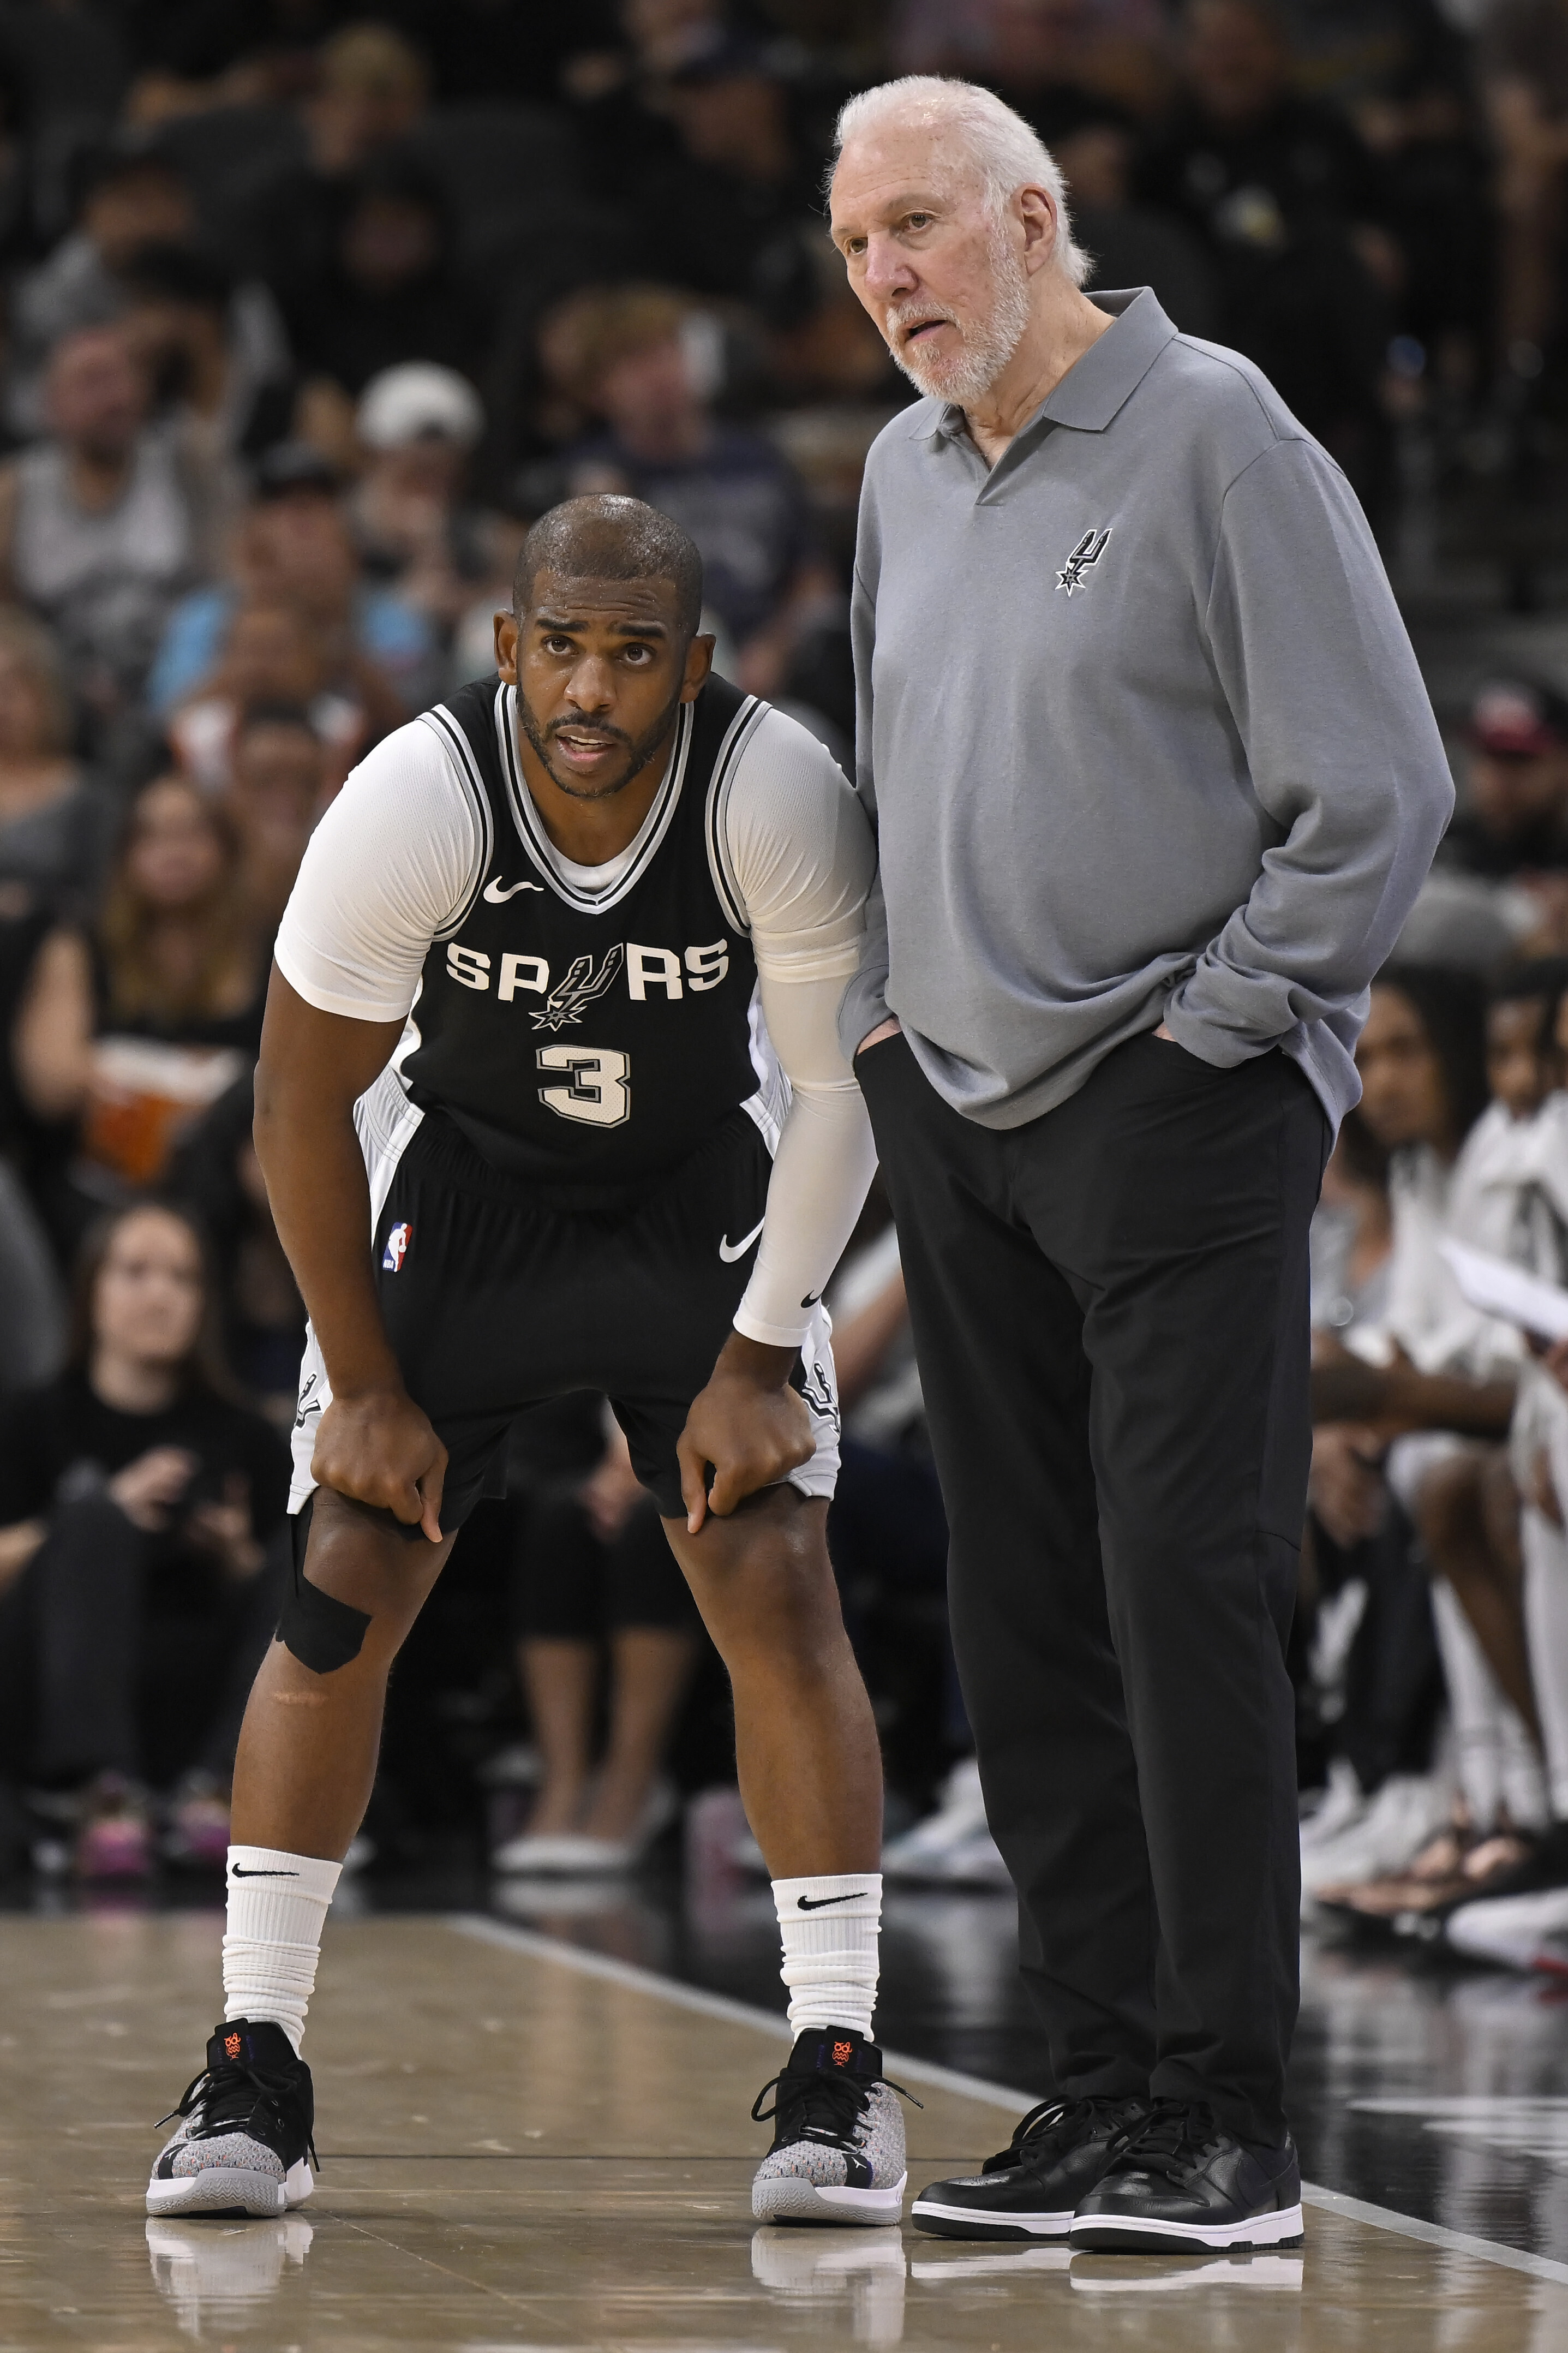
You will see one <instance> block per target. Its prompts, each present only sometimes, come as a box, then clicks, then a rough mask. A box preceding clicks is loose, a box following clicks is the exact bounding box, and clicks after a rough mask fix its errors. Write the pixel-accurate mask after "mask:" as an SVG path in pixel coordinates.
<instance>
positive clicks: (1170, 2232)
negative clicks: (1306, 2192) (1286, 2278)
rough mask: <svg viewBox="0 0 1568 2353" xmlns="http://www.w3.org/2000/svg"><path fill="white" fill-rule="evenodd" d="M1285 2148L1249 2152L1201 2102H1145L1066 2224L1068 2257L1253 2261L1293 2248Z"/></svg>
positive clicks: (1290, 2147) (1297, 2236) (1296, 2193)
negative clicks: (1091, 2252) (1223, 2254)
mask: <svg viewBox="0 0 1568 2353" xmlns="http://www.w3.org/2000/svg"><path fill="white" fill-rule="evenodd" d="M1301 2237H1302V2232H1301V2168H1300V2166H1299V2165H1298V2163H1297V2161H1296V2150H1295V2145H1294V2143H1293V2142H1290V2141H1286V2142H1285V2144H1284V2146H1283V2147H1280V2148H1274V2149H1250V2148H1247V2147H1245V2146H1244V2145H1243V2144H1242V2143H1241V2142H1240V2141H1238V2140H1237V2138H1236V2137H1235V2136H1234V2134H1231V2133H1227V2132H1226V2131H1225V2130H1224V2128H1223V2127H1222V2126H1220V2125H1219V2123H1218V2122H1217V2121H1216V2120H1215V2115H1214V2112H1213V2110H1212V2109H1211V2108H1209V2107H1207V2106H1205V2105H1204V2103H1203V2102H1202V2101H1192V2100H1154V2101H1152V2102H1151V2104H1150V2106H1149V2109H1148V2112H1147V2114H1146V2116H1144V2118H1143V2120H1142V2123H1141V2124H1139V2125H1137V2126H1134V2127H1133V2128H1132V2130H1131V2131H1130V2132H1128V2133H1125V2134H1124V2135H1123V2136H1122V2137H1121V2141H1120V2142H1119V2143H1118V2145H1117V2147H1115V2149H1114V2150H1113V2151H1112V2152H1111V2159H1110V2164H1109V2166H1108V2167H1107V2168H1106V2169H1105V2172H1104V2173H1103V2175H1102V2176H1101V2178H1100V2180H1099V2181H1098V2182H1097V2183H1096V2185H1095V2187H1094V2188H1093V2189H1091V2190H1089V2192H1088V2194H1087V2196H1086V2197H1084V2198H1083V2199H1082V2200H1081V2201H1080V2202H1079V2210H1078V2212H1077V2213H1076V2214H1075V2215H1074V2217H1073V2221H1072V2245H1073V2249H1074V2252H1075V2253H1076V2252H1077V2250H1078V2249H1079V2248H1080V2247H1081V2248H1086V2249H1087V2248H1094V2249H1097V2250H1098V2251H1099V2252H1100V2253H1101V2254H1138V2253H1144V2254H1160V2255H1177V2254H1188V2255H1205V2254H1209V2253H1213V2252H1214V2251H1215V2249H1218V2248H1224V2249H1226V2250H1227V2251H1228V2252H1229V2253H1233V2254H1238V2255H1239V2254H1254V2253H1258V2251H1259V2250H1260V2249H1263V2248H1268V2247H1299V2246H1300V2244H1301Z"/></svg>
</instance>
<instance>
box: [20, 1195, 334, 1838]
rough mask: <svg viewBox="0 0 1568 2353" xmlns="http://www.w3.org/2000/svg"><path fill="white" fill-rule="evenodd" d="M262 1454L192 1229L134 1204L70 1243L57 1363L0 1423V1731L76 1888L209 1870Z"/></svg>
mask: <svg viewBox="0 0 1568 2353" xmlns="http://www.w3.org/2000/svg"><path fill="white" fill-rule="evenodd" d="M286 1463H287V1458H286V1455H285V1452H284V1449H283V1446H282V1444H281V1441H280V1440H279V1438H278V1437H277V1436H276V1434H275V1433H274V1432H273V1431H272V1430H269V1429H268V1426H267V1424H266V1423H265V1422H264V1421H263V1420H262V1419H261V1418H260V1417H259V1416H258V1415H257V1414H255V1413H252V1412H249V1411H247V1409H245V1408H243V1407H241V1406H239V1405H237V1404H236V1403H234V1402H232V1401H231V1399H230V1396H229V1394H228V1390H227V1388H226V1379H225V1376H224V1373H223V1370H222V1366H221V1360H220V1358H219V1356H218V1354H217V1349H216V1335H215V1331H214V1310H213V1301H212V1295H211V1289H210V1283H209V1279H208V1276H207V1272H206V1270H205V1264H204V1259H203V1248H202V1243H201V1240H200V1238H199V1237H198V1235H197V1233H196V1231H195V1228H194V1227H193V1226H192V1225H191V1224H190V1222H189V1221H188V1219H186V1218H185V1217H184V1215H183V1214H181V1213H180V1212H179V1211H177V1210H174V1209H172V1208H164V1207H162V1206H160V1205H154V1204H138V1205H135V1206H133V1207H132V1208H128V1209H124V1210H121V1211H120V1212H118V1213H117V1214H115V1215H114V1216H112V1217H110V1218H109V1219H106V1220H105V1221H104V1222H103V1224H102V1225H101V1226H100V1228H99V1229H98V1230H97V1232H96V1233H95V1234H94V1235H93V1236H92V1238H91V1240H90V1242H89V1246H88V1247H87V1248H86V1250H84V1251H83V1254H82V1258H81V1261H80V1264H79V1271H78V1278H77V1298H76V1309H75V1324H74V1330H73V1335H72V1346H71V1356H70V1362H69V1366H68V1369H67V1371H66V1372H65V1373H64V1374H63V1375H61V1377H59V1379H58V1380H57V1381H55V1382H53V1383H52V1384H50V1385H49V1386H48V1387H47V1388H42V1389H37V1390H35V1391H33V1392H32V1393H30V1394H29V1395H27V1396H26V1397H23V1398H18V1399H17V1400H16V1401H15V1402H14V1403H13V1404H12V1405H10V1406H9V1407H8V1408H7V1409H5V1413H4V1416H3V1417H0V1683H3V1686H4V1694H5V1696H4V1702H3V1704H0V1725H3V1726H4V1732H3V1734H0V1741H3V1743H4V1747H5V1769H6V1770H8V1772H9V1773H10V1774H11V1775H12V1776H13V1777H15V1778H20V1779H23V1780H25V1781H26V1783H28V1784H29V1785H31V1786H32V1787H33V1788H36V1789H37V1790H38V1791H40V1792H41V1793H43V1794H44V1796H45V1797H46V1799H48V1800H52V1803H51V1804H50V1805H49V1807H48V1813H49V1815H50V1816H51V1817H52V1819H53V1820H54V1821H55V1822H56V1823H57V1824H64V1825H67V1826H68V1828H69V1830H70V1831H71V1834H72V1840H73V1845H72V1862H73V1866H74V1868H75V1870H76V1872H77V1873H78V1874H79V1876H80V1877H83V1878H88V1879H93V1878H100V1877H115V1878H140V1877H143V1876H145V1875H146V1873H148V1872H149V1871H150V1870H151V1868H152V1867H153V1860H154V1844H153V1840H154V1818H153V1805H152V1802H151V1801H150V1799H149V1795H148V1792H149V1790H150V1789H151V1790H155V1791H158V1792H160V1793H161V1795H162V1799H163V1804H162V1809H161V1810H162V1811H163V1814H164V1817H165V1825H166V1838H167V1849H168V1852H170V1854H171V1857H172V1859H175V1860H179V1861H182V1862H202V1863H205V1864H207V1865H209V1866H214V1867H216V1866H217V1865H219V1864H221V1862H222V1861H223V1857H224V1853H225V1850H226V1844H227V1838H228V1821H227V1802H226V1799H227V1785H228V1778H229V1773H230V1770H231V1768H232V1766H233V1761H234V1749H235V1742H236V1739H237V1735H238V1730H239V1720H240V1715H241V1713H242V1711H243V1708H244V1705H245V1701H246V1697H247V1693H248V1690H249V1686H250V1681H251V1678H252V1676H253V1675H254V1673H255V1671H256V1668H257V1666H258V1663H259V1661H260V1658H261V1654H262V1651H264V1650H265V1648H266V1646H267V1643H268V1640H269V1639H270V1636H271V1632H272V1627H273V1623H274V1620H275V1617H276V1612H277V1606H278V1598H279V1597H278V1584H279V1568H280V1561H279V1545H278V1539H279V1536H280V1533H281V1529H282V1524H283V1510H284V1504H285V1500H286V1494H287V1468H286Z"/></svg>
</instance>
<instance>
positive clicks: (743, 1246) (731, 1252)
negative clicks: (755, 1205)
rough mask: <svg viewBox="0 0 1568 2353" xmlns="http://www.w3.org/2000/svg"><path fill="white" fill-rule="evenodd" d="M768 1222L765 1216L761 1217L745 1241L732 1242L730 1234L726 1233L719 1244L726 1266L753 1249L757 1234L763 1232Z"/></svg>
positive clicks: (720, 1253)
mask: <svg viewBox="0 0 1568 2353" xmlns="http://www.w3.org/2000/svg"><path fill="white" fill-rule="evenodd" d="M766 1224H767V1219H766V1217H765V1216H764V1217H761V1218H759V1219H757V1222H756V1224H755V1225H754V1226H753V1227H752V1230H751V1232H750V1233H749V1234H748V1235H747V1236H746V1239H745V1240H744V1241H743V1242H732V1241H731V1240H730V1237H729V1235H728V1234H726V1235H725V1237H724V1239H723V1240H722V1241H721V1243H720V1245H719V1255H720V1257H721V1259H722V1260H723V1261H724V1263H725V1265H726V1266H732V1265H733V1264H734V1262H735V1261H736V1260H737V1259H738V1258H744V1257H745V1255H746V1252H747V1251H748V1250H750V1249H751V1247H752V1243H753V1242H754V1241H755V1240H756V1239H757V1236H758V1235H759V1234H760V1233H761V1232H762V1230H763V1227H764V1226H765V1225H766Z"/></svg>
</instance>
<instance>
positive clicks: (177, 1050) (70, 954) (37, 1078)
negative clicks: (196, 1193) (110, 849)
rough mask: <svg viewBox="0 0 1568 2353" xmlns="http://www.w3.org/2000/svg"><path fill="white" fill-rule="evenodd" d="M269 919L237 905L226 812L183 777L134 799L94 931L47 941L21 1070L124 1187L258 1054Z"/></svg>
mask: <svg viewBox="0 0 1568 2353" xmlns="http://www.w3.org/2000/svg"><path fill="white" fill-rule="evenodd" d="M266 986H267V938H266V931H265V923H264V919H263V918H262V917H261V916H260V915H259V914H258V911H257V910H255V909H254V908H252V907H251V906H250V905H249V904H248V902H247V900H246V898H245V894H244V888H243V881H242V877H241V872H240V860H239V848H238V844H237V839H236V838H235V834H234V829H233V828H232V826H231V825H230V823H229V821H228V819H227V818H226V816H225V814H224V813H223V811H222V810H221V809H219V808H217V807H214V805H213V803H212V802H211V801H210V800H209V799H208V798H207V797H205V795H204V794H203V793H202V792H201V791H200V790H199V789H198V788H197V787H196V786H195V785H193V784H191V783H189V782H188V781H187V780H186V779H185V778H184V777H183V776H159V777H155V778H154V779H153V782H152V783H151V784H150V785H147V786H144V787H143V788H142V791H141V793H139V794H138V795H137V797H136V799H135V801H134V802H133V804H132V809H131V814H130V818H129V822H128V825H127V828H126V836H125V840H124V844H123V846H122V848H121V852H120V855H119V857H118V859H117V860H116V861H115V864H114V867H113V869H112V871H111V872H110V880H109V887H108V889H107V891H106V892H105V894H104V901H103V908H102V912H101V913H100V917H99V920H98V923H97V926H96V929H95V931H94V933H93V934H92V937H91V939H90V940H84V939H83V938H82V937H81V935H80V934H79V933H76V932H74V931H71V930H68V929H66V928H61V929H59V930H58V931H57V932H56V933H54V934H52V935H51V937H50V938H49V939H48V940H47V941H46V943H45V944H44V947H43V949H42V951H41V952H40V955H39V960H38V970H37V980H36V982H35V984H34V987H33V991H32V996H31V1017H32V1022H33V1025H34V1031H35V1034H36V1036H37V1039H39V1040H40V1043H39V1044H38V1046H37V1048H36V1050H34V1051H33V1053H32V1056H31V1060H30V1064H29V1068H30V1071H31V1073H32V1083H33V1086H34V1089H35V1092H37V1089H38V1088H40V1087H42V1088H44V1089H46V1090H47V1094H48V1098H49V1101H50V1104H51V1108H52V1109H53V1110H54V1112H55V1113H56V1115H57V1116H58V1115H59V1114H60V1113H64V1112H66V1111H75V1112H79V1113H81V1114H82V1121H83V1126H82V1134H83V1145H84V1149H85V1151H86V1153H87V1155H88V1156H89V1159H90V1160H92V1161H93V1162H95V1163H96V1164H97V1165H98V1166H100V1168H101V1169H104V1170H107V1171H108V1172H110V1175H111V1176H114V1177H117V1178H118V1179H119V1180H120V1181H121V1184H126V1185H132V1186H144V1185H149V1184H153V1183H155V1182H156V1181H157V1180H158V1179H159V1178H160V1177H161V1176H163V1172H164V1170H165V1169H166V1167H167V1166H168V1163H169V1158H170V1155H171V1154H172V1152H173V1150H174V1146H175V1145H176V1144H177V1143H178V1141H179V1139H180V1137H181V1135H182V1134H183V1133H184V1131H185V1130H186V1129H187V1128H188V1127H190V1126H191V1125H192V1124H193V1123H194V1122H195V1120H196V1119H198V1118H199V1117H200V1115H201V1113H203V1112H204V1111H205V1110H206V1109H208V1108H209V1106H210V1105H211V1104H212V1103H215V1102H216V1099H217V1098H218V1096H219V1095H220V1094H222V1093H223V1092H225V1090H226V1088H228V1087H229V1086H231V1085H232V1084H233V1083H234V1082H235V1080H236V1079H237V1077H239V1075H240V1074H241V1072H242V1071H244V1070H245V1069H246V1068H247V1064H248V1062H249V1061H250V1060H253V1059H254V1056H255V1052H256V1049H257V1046H258V1043H259V1040H260V1036H261V1012H262V1005H263V1002H264V998H265V994H266Z"/></svg>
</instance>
